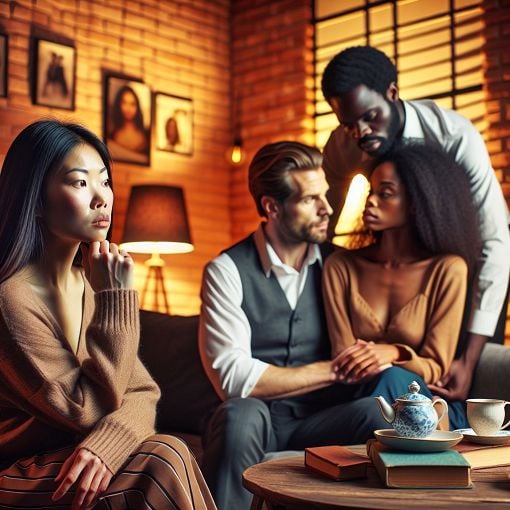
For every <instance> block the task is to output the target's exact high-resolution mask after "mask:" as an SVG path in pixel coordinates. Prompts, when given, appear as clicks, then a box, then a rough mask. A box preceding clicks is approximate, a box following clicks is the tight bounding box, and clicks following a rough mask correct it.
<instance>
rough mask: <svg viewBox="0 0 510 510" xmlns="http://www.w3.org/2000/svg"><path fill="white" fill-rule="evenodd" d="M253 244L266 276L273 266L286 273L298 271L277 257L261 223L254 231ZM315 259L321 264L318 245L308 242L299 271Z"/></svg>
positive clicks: (268, 275) (269, 274) (269, 273)
mask: <svg viewBox="0 0 510 510" xmlns="http://www.w3.org/2000/svg"><path fill="white" fill-rule="evenodd" d="M255 246H256V247H257V251H258V254H259V258H260V262H261V264H262V270H263V271H264V274H265V275H266V277H267V278H269V277H270V276H271V271H272V269H273V267H275V268H280V269H282V270H284V271H285V272H288V273H292V272H293V273H298V271H296V270H295V269H294V268H292V267H290V266H288V265H287V264H284V263H283V262H282V261H281V259H280V257H278V255H277V253H276V251H275V250H274V248H273V247H272V246H271V244H270V243H269V241H268V239H267V237H266V235H265V233H264V228H263V223H261V224H260V225H259V228H258V229H257V230H256V231H255ZM316 261H319V263H320V264H321V265H322V255H321V251H320V248H319V245H318V244H316V243H308V250H307V253H306V257H305V260H304V261H303V266H302V268H301V271H302V270H303V268H304V267H305V266H311V265H312V264H315V262H316Z"/></svg>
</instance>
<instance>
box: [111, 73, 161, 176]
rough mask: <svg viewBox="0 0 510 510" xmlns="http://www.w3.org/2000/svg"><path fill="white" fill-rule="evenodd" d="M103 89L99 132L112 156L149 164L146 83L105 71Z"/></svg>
mask: <svg viewBox="0 0 510 510" xmlns="http://www.w3.org/2000/svg"><path fill="white" fill-rule="evenodd" d="M104 89H105V90H104V120H103V134H104V141H105V143H106V145H107V146H108V149H109V150H110V153H111V155H112V159H113V160H114V161H122V162H124V163H133V164H136V165H145V166H150V157H151V126H152V109H151V106H152V105H151V89H150V87H149V86H148V85H146V84H145V83H144V82H143V81H141V80H138V79H133V78H130V77H127V76H118V75H107V76H106V77H105V82H104Z"/></svg>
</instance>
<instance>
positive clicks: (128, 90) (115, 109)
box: [111, 85, 145, 136]
mask: <svg viewBox="0 0 510 510" xmlns="http://www.w3.org/2000/svg"><path fill="white" fill-rule="evenodd" d="M124 94H131V95H132V96H133V97H134V98H135V103H136V113H135V117H134V119H133V122H134V124H135V126H136V128H137V129H138V130H139V131H142V132H143V131H145V127H144V124H143V113H142V107H141V105H140V99H139V98H138V96H137V94H136V92H135V91H134V90H133V88H132V87H130V86H129V85H123V86H122V87H121V88H120V89H119V90H118V91H117V94H116V95H115V99H114V100H113V105H112V117H111V118H112V124H113V125H112V128H111V136H113V135H114V134H115V132H116V131H117V130H118V129H120V128H121V127H122V126H123V125H124V123H125V122H126V120H125V118H124V115H123V113H122V108H121V103H122V97H123V96H124Z"/></svg>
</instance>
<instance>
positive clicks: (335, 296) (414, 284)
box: [323, 144, 480, 428]
mask: <svg viewBox="0 0 510 510" xmlns="http://www.w3.org/2000/svg"><path fill="white" fill-rule="evenodd" d="M370 184H371V190H370V193H369V196H368V198H367V201H366V205H365V211H364V214H363V220H364V223H365V226H366V227H367V229H368V230H369V231H370V232H371V233H372V236H373V240H374V242H373V243H371V244H370V245H368V246H366V247H364V248H361V249H357V250H353V251H340V252H337V253H334V254H333V255H332V256H330V257H329V258H328V259H327V261H326V263H325V267H324V273H323V288H324V298H325V307H326V317H327V322H328V329H329V334H330V339H331V343H332V355H333V356H338V364H337V373H338V378H339V381H341V382H343V383H346V384H349V385H353V386H354V387H353V388H351V389H350V391H353V394H354V395H355V397H362V396H369V395H378V394H382V395H384V396H385V397H386V398H387V399H389V400H390V401H391V402H392V401H393V399H394V398H396V397H398V396H399V395H401V394H403V393H407V391H408V390H407V385H408V384H409V383H410V382H411V381H412V380H413V379H416V380H417V381H418V383H419V384H420V386H421V390H420V391H421V393H424V394H426V395H427V396H429V397H432V394H431V392H430V391H429V390H428V388H427V384H431V385H432V384H434V383H436V382H437V381H438V380H440V379H441V377H442V376H444V375H445V374H446V373H447V371H448V369H449V367H450V364H451V363H452V360H453V359H454V355H455V351H456V348H457V343H458V340H459V334H460V331H461V323H462V318H463V312H464V304H465V301H466V290H467V286H468V278H470V277H471V276H472V275H473V274H474V271H475V270H476V261H477V260H478V258H479V250H480V242H479V235H478V225H477V218H476V212H475V209H474V205H473V204H472V203H471V194H470V192H469V187H468V183H467V178H466V176H465V174H464V172H462V171H461V170H460V169H459V168H458V167H457V166H456V164H455V163H454V162H453V161H452V160H450V159H449V158H448V156H447V155H446V154H444V153H443V152H441V150H440V149H438V148H435V147H430V146H424V145H418V144H408V145H403V146H400V147H396V148H395V149H393V150H391V151H390V152H389V153H388V154H386V155H384V156H382V157H380V158H379V159H378V160H377V161H376V162H375V165H374V170H373V172H372V174H371V177H370ZM354 388H356V389H354ZM449 407H450V412H449V417H450V425H451V426H452V427H454V428H460V427H464V426H467V422H466V418H465V413H464V409H463V403H462V402H456V403H453V402H450V403H449Z"/></svg>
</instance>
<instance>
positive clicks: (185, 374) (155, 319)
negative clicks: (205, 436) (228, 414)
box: [140, 310, 220, 434]
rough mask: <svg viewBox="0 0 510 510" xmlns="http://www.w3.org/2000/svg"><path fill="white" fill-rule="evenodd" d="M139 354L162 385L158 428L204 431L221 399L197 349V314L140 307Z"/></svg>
mask: <svg viewBox="0 0 510 510" xmlns="http://www.w3.org/2000/svg"><path fill="white" fill-rule="evenodd" d="M140 327H141V338H140V357H141V359H142V361H143V363H144V364H145V366H146V367H147V369H148V370H149V372H150V373H151V375H152V377H153V378H154V379H155V381H156V382H157V383H158V385H159V387H160V388H161V399H160V401H159V405H158V416H157V424H156V426H157V429H158V431H161V432H172V431H176V432H177V431H179V432H188V433H195V434H201V433H202V432H203V431H204V428H205V425H206V423H207V419H208V418H209V416H210V414H211V412H212V411H213V410H214V409H215V408H216V406H217V405H218V404H219V403H220V399H219V397H218V396H217V395H216V392H215V391H214V389H213V387H212V386H211V383H210V382H209V379H208V378H207V376H206V374H205V372H204V369H203V368H202V363H201V361H200V355H199V352H198V316H197V315H194V316H190V317H184V316H177V315H165V314H162V313H157V312H149V311H146V310H141V311H140Z"/></svg>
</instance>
